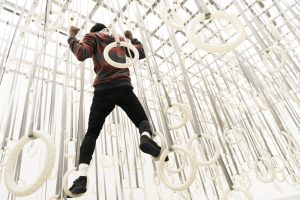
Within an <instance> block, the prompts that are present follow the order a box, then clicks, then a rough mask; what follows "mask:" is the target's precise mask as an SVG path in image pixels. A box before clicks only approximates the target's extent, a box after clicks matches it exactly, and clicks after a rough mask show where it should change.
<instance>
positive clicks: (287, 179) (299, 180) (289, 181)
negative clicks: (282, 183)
mask: <svg viewBox="0 0 300 200" xmlns="http://www.w3.org/2000/svg"><path fill="white" fill-rule="evenodd" d="M287 177H291V178H292V176H291V175H290V174H288V175H287V176H286V182H287V183H288V184H289V185H291V186H296V185H299V184H300V178H299V177H297V176H295V179H296V182H291V181H292V180H290V179H289V178H287Z"/></svg>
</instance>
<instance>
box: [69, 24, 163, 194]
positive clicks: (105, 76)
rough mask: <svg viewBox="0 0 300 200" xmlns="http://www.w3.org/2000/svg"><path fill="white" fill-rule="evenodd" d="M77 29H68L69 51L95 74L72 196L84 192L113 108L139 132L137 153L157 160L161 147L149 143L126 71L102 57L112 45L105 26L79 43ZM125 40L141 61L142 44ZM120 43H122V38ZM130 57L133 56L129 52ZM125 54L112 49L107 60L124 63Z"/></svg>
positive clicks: (128, 34)
mask: <svg viewBox="0 0 300 200" xmlns="http://www.w3.org/2000/svg"><path fill="white" fill-rule="evenodd" d="M78 31H79V29H78V28H76V27H71V28H70V37H69V39H68V43H69V45H70V49H71V51H72V52H73V53H74V55H75V56H76V57H77V59H78V60H79V61H84V60H85V59H87V58H91V57H92V59H93V62H94V71H95V73H96V74H97V76H96V78H95V81H94V84H93V86H94V88H95V91H94V97H93V102H92V105H91V109H90V115H89V122H88V129H87V132H86V134H85V136H84V139H83V141H82V144H81V146H80V156H79V157H80V158H79V174H80V177H79V178H78V179H76V180H75V181H74V183H73V185H72V187H71V188H70V191H71V192H72V193H73V194H80V193H84V192H86V189H87V188H86V184H87V170H88V165H89V164H90V161H91V159H92V155H93V152H94V150H95V145H96V140H97V138H98V136H99V133H100V131H101V129H102V126H103V124H104V121H105V118H106V117H107V116H108V115H109V114H110V112H111V111H112V110H113V109H114V107H115V105H118V106H119V107H121V108H122V109H123V110H124V111H125V112H126V114H127V115H128V117H129V118H130V119H131V121H132V122H133V123H134V124H135V126H136V127H137V128H138V129H139V132H140V134H141V137H140V149H141V150H142V151H143V152H144V153H147V154H150V155H152V156H153V157H158V156H159V153H160V151H161V147H160V146H159V145H157V143H156V142H154V141H153V140H152V139H151V136H152V131H151V128H150V124H149V121H148V119H147V116H146V114H145V111H144V109H143V107H142V105H141V103H140V102H139V100H138V98H137V97H136V95H135V94H134V93H133V87H132V85H131V81H130V75H129V70H128V69H119V68H115V67H113V66H111V65H109V64H108V63H107V62H106V61H105V59H104V57H103V50H104V48H105V47H106V46H107V45H108V44H110V43H112V42H114V41H115V40H114V37H113V36H112V35H111V34H110V33H109V31H108V29H107V28H106V26H105V25H103V24H100V23H97V24H95V25H94V26H93V27H92V29H91V30H90V33H88V34H86V35H85V36H84V38H83V40H82V41H79V40H77V39H76V37H75V36H76V35H77V33H78ZM125 37H126V38H128V39H129V40H131V43H132V44H133V45H134V46H135V47H136V48H137V50H138V52H139V59H143V58H145V53H144V49H143V46H142V44H141V43H140V42H139V41H138V40H137V39H134V38H133V36H132V34H131V32H130V31H126V32H125ZM120 40H121V41H122V40H123V41H124V38H123V37H120ZM131 53H133V52H131ZM126 55H127V56H129V52H128V51H127V50H125V49H124V48H123V47H119V48H114V49H113V50H111V51H110V53H109V56H110V58H111V59H112V60H114V61H115V62H119V63H125V62H126Z"/></svg>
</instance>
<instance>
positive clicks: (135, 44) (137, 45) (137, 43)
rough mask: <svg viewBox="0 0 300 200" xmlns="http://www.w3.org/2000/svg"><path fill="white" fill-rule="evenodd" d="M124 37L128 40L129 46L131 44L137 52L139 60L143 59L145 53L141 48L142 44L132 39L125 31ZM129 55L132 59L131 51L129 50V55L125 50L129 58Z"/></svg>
mask: <svg viewBox="0 0 300 200" xmlns="http://www.w3.org/2000/svg"><path fill="white" fill-rule="evenodd" d="M124 35H125V37H126V38H127V39H129V40H130V41H131V44H133V46H135V48H136V49H137V50H138V52H139V55H140V56H139V60H141V59H144V58H145V51H144V47H143V45H142V43H141V42H140V41H138V39H136V38H133V36H132V33H131V32H130V31H125V33H124ZM130 55H131V56H132V57H134V53H133V51H131V50H130V54H129V51H128V50H127V49H126V56H128V57H130Z"/></svg>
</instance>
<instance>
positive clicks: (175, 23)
mask: <svg viewBox="0 0 300 200" xmlns="http://www.w3.org/2000/svg"><path fill="white" fill-rule="evenodd" d="M169 10H171V9H168V8H160V9H159V12H158V14H159V16H160V17H161V18H162V20H163V21H164V22H165V23H166V24H168V25H169V26H171V27H172V28H174V29H175V30H182V29H183V28H184V22H183V21H182V19H181V18H180V16H179V15H178V14H177V13H176V12H174V11H172V10H171V13H172V15H171V14H170V13H169ZM170 18H171V19H170Z"/></svg>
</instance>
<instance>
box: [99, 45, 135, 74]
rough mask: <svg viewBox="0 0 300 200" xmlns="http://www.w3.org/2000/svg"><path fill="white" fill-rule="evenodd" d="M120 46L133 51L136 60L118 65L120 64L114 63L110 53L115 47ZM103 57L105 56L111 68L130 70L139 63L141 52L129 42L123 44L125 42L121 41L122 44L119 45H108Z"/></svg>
mask: <svg viewBox="0 0 300 200" xmlns="http://www.w3.org/2000/svg"><path fill="white" fill-rule="evenodd" d="M118 46H123V47H127V48H128V49H130V50H132V51H133V53H134V58H133V59H132V60H131V61H130V62H128V63H118V62H115V61H113V60H112V59H111V58H110V57H109V55H108V53H109V51H110V50H111V49H112V48H114V47H118ZM103 56H104V59H105V60H106V62H107V63H108V64H110V65H111V66H113V67H116V68H128V67H130V66H133V65H135V64H136V63H137V62H138V61H139V56H140V55H139V52H138V50H137V48H136V47H135V46H133V45H132V44H130V43H128V42H123V41H120V44H119V45H118V43H117V42H112V43H110V44H109V45H107V46H106V47H105V48H104V51H103Z"/></svg>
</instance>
